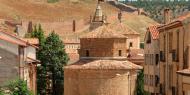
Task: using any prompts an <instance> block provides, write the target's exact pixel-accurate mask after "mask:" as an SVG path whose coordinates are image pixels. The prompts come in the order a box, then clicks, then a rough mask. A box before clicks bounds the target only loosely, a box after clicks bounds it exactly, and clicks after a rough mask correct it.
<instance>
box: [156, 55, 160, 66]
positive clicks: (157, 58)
mask: <svg viewBox="0 0 190 95" xmlns="http://www.w3.org/2000/svg"><path fill="white" fill-rule="evenodd" d="M155 62H156V65H158V62H159V54H156V57H155Z"/></svg>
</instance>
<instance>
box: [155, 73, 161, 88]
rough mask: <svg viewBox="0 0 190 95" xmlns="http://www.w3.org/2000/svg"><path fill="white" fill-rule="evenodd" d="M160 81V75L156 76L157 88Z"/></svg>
mask: <svg viewBox="0 0 190 95" xmlns="http://www.w3.org/2000/svg"><path fill="white" fill-rule="evenodd" d="M159 81H160V79H159V77H158V75H155V86H158V84H159Z"/></svg>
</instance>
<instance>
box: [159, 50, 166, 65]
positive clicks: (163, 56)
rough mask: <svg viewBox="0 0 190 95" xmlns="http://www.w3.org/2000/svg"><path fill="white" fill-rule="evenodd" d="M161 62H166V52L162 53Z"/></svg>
mask: <svg viewBox="0 0 190 95" xmlns="http://www.w3.org/2000/svg"><path fill="white" fill-rule="evenodd" d="M160 61H162V62H165V52H163V51H160Z"/></svg>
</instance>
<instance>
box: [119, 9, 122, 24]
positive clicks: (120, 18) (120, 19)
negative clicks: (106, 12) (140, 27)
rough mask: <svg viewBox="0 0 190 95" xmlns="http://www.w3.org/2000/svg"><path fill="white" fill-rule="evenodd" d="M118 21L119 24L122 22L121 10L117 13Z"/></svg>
mask: <svg viewBox="0 0 190 95" xmlns="http://www.w3.org/2000/svg"><path fill="white" fill-rule="evenodd" d="M118 20H119V22H120V23H121V21H122V11H121V10H120V11H119V13H118Z"/></svg>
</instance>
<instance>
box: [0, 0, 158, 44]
mask: <svg viewBox="0 0 190 95" xmlns="http://www.w3.org/2000/svg"><path fill="white" fill-rule="evenodd" d="M74 1H76V0H59V2H56V3H47V0H0V19H16V20H27V21H29V20H40V21H41V23H43V22H46V23H49V24H47V25H48V26H46V27H43V26H42V27H43V28H44V30H46V34H48V33H50V32H51V30H49V27H50V28H55V27H53V25H52V24H54V23H51V21H53V22H55V21H57V20H59V21H60V20H62V21H65V20H72V19H89V17H90V15H93V14H94V11H95V8H96V4H97V0H77V1H78V2H74ZM102 7H103V12H104V14H106V15H107V16H108V18H109V17H110V16H109V15H115V16H117V14H118V11H119V9H117V8H116V7H114V6H112V5H109V4H107V3H102ZM123 19H124V21H123V23H124V24H126V25H127V26H129V27H131V28H132V29H133V30H135V31H137V32H139V33H140V34H141V41H143V40H144V34H145V32H146V28H147V27H148V26H149V25H153V24H156V22H155V21H154V20H152V19H150V18H149V17H146V16H143V15H137V14H135V13H127V12H126V14H125V16H123ZM111 21H117V17H115V19H111ZM54 26H55V25H54ZM57 26H61V25H57ZM46 28H47V29H46ZM57 28H58V29H53V30H56V31H55V32H57V33H58V34H59V35H60V36H61V37H62V38H70V37H71V38H73V39H75V38H78V37H79V36H80V35H81V34H84V33H85V32H82V33H73V32H69V33H65V32H66V31H62V30H61V28H64V27H57ZM81 28H82V27H81ZM63 32H64V33H63Z"/></svg>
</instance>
